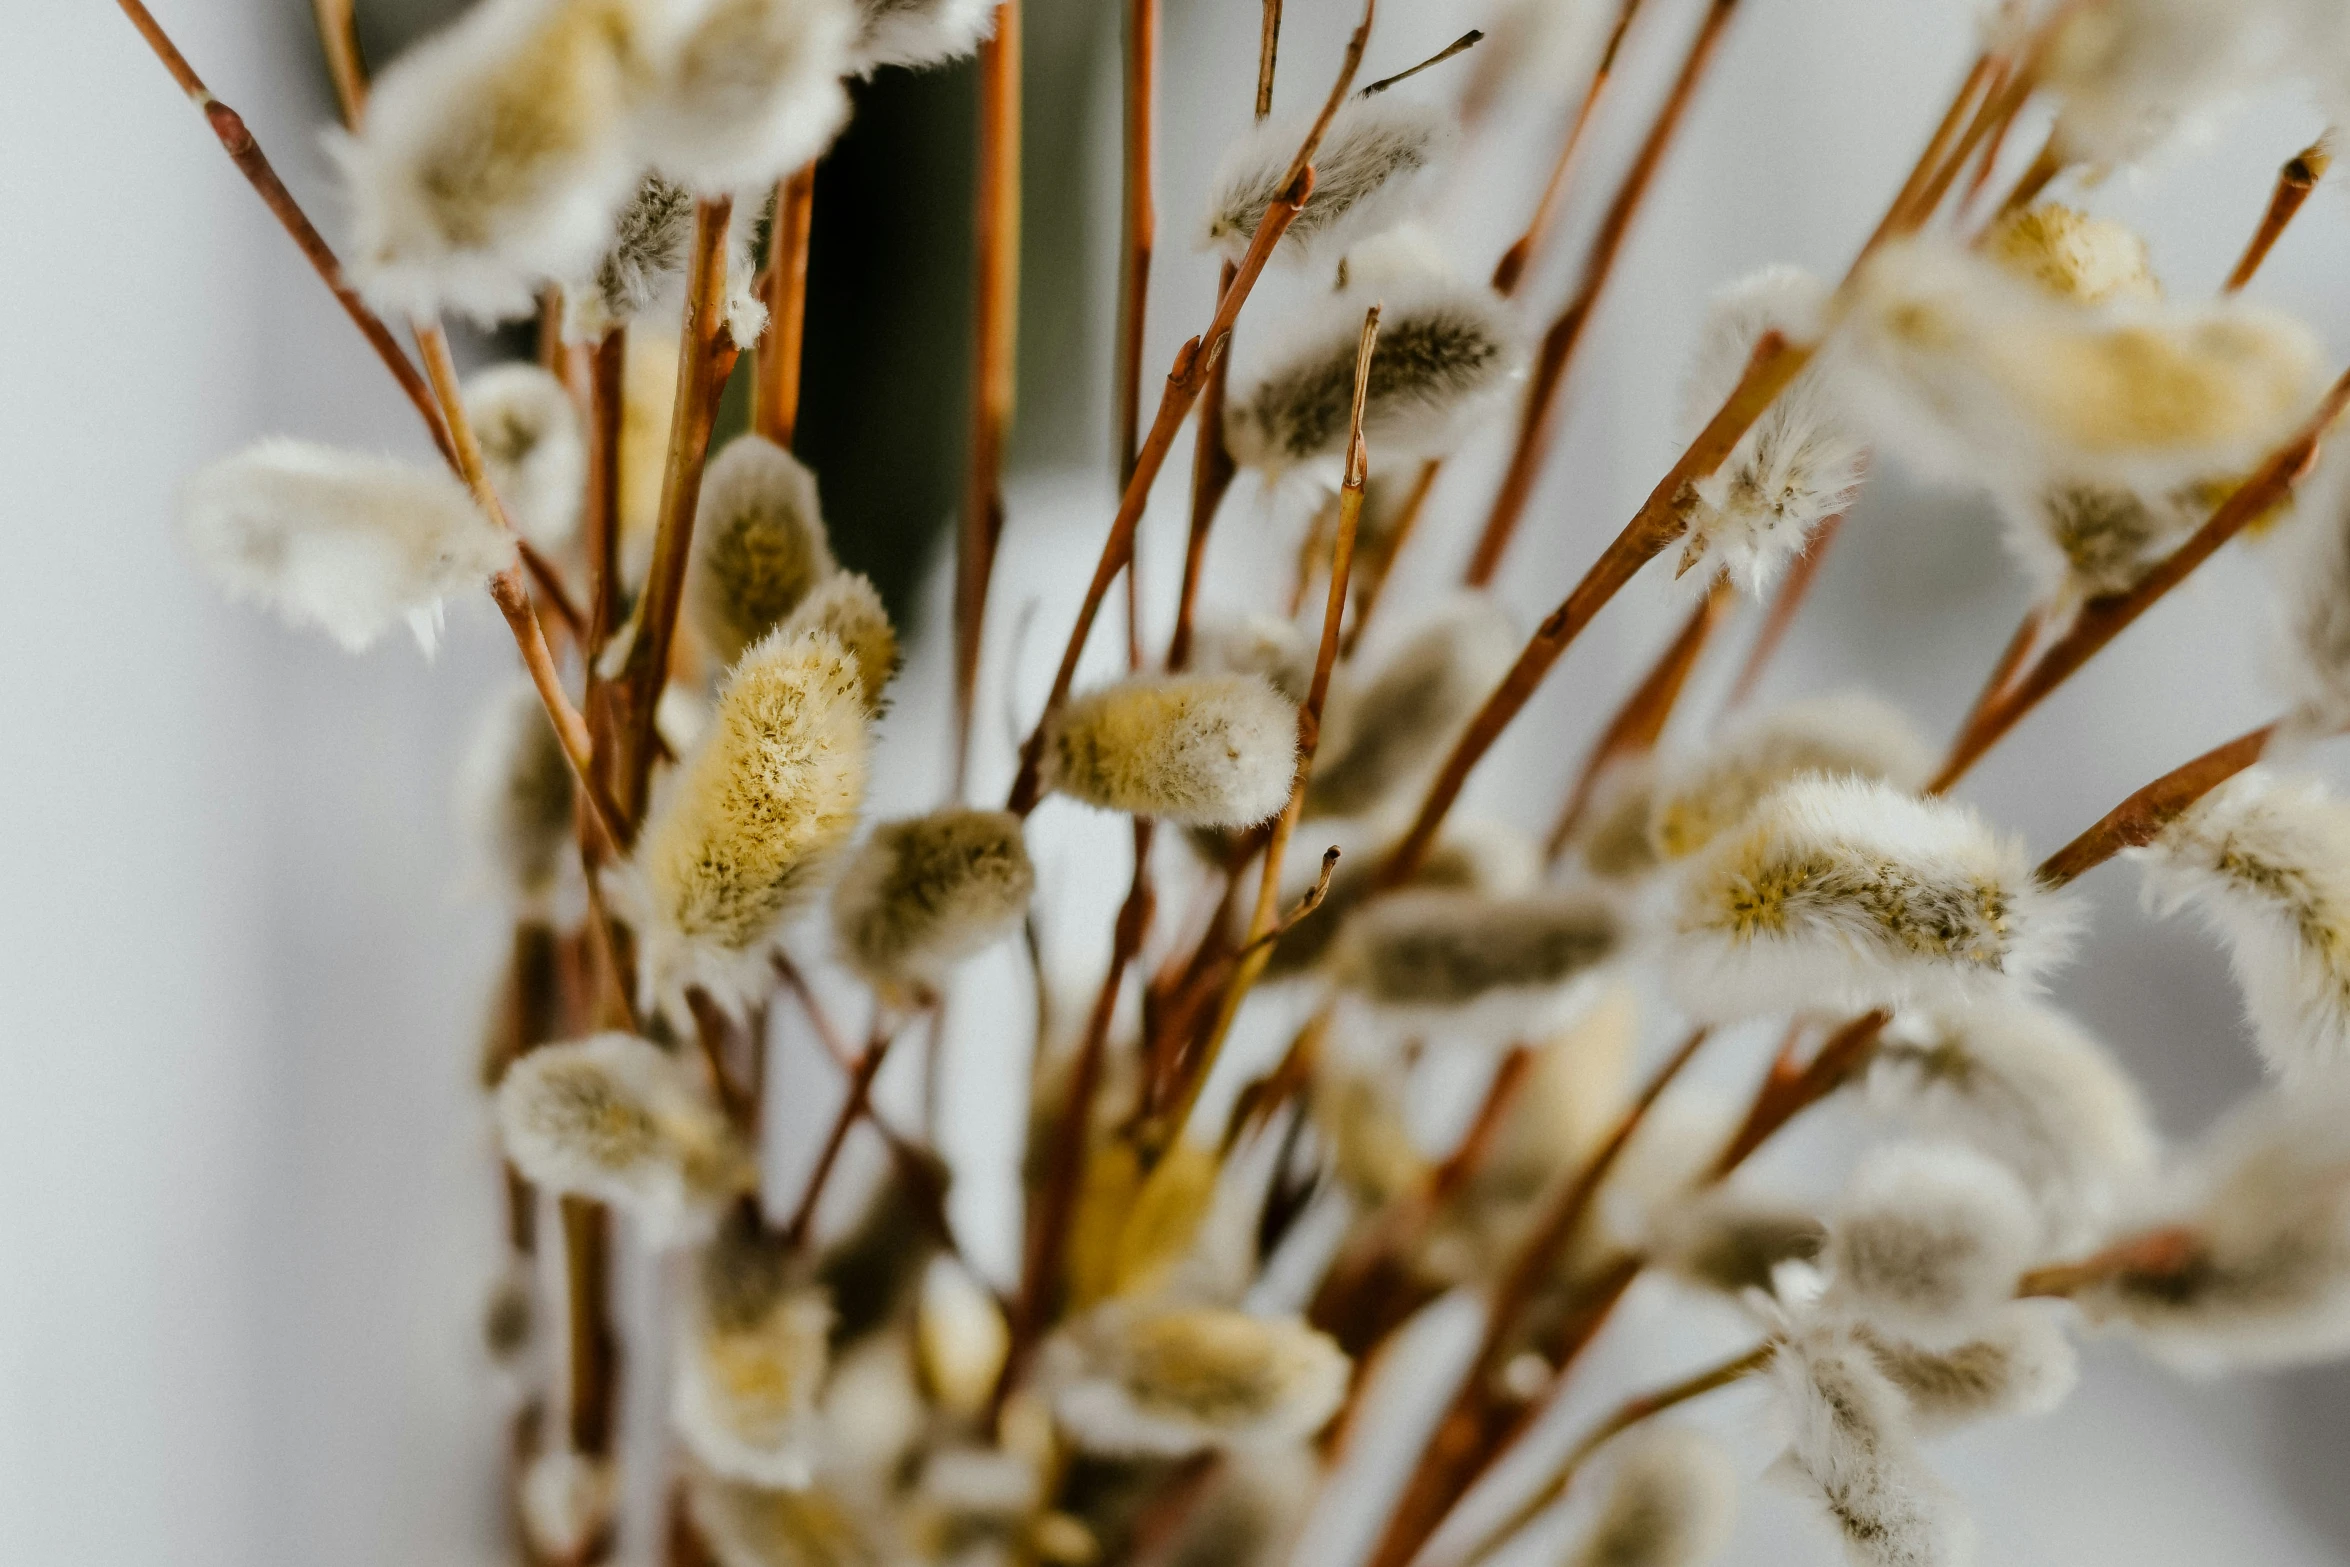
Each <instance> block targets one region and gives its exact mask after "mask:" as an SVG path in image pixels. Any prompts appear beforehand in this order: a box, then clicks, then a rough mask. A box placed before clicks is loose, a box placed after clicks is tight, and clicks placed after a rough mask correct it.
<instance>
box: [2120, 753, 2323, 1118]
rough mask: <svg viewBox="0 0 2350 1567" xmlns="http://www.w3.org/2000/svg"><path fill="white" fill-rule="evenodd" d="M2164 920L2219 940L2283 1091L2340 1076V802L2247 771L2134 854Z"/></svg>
mask: <svg viewBox="0 0 2350 1567" xmlns="http://www.w3.org/2000/svg"><path fill="white" fill-rule="evenodd" d="M2136 852H2137V854H2138V855H2139V856H2140V858H2142V860H2143V861H2144V863H2145V866H2146V894H2147V898H2148V900H2149V902H2150V903H2151V904H2152V905H2153V906H2154V907H2155V908H2156V909H2158V910H2159V911H2161V912H2163V913H2166V914H2167V913H2175V912H2177V911H2178V910H2179V909H2180V908H2182V907H2188V906H2192V907H2193V908H2194V909H2195V911H2196V912H2197V913H2198V914H2199V915H2201V916H2202V918H2203V919H2204V921H2205V922H2206V923H2208V924H2209V925H2210V926H2211V927H2212V929H2213V930H2214V931H2216V932H2217V933H2218V935H2219V937H2220V939H2221V940H2222V941H2224V942H2225V943H2226V944H2227V948H2228V958H2229V962H2230V963H2231V965H2232V966H2233V967H2234V969H2235V973H2236V982H2237V984H2238V986H2239V987H2240V988H2241V989H2242V991H2243V993H2244V1011H2245V1013H2246V1015H2247V1016H2248V1017H2249V1018H2250V1019H2251V1021H2252V1028H2253V1037H2254V1039H2255V1040H2256V1041H2257V1042H2258V1044H2259V1046H2260V1051H2261V1054H2262V1055H2263V1056H2264V1057H2265V1058H2266V1059H2267V1061H2268V1064H2269V1066H2270V1067H2271V1068H2272V1069H2273V1070H2275V1071H2276V1072H2277V1073H2278V1074H2279V1075H2280V1076H2282V1077H2283V1078H2284V1079H2285V1081H2286V1082H2287V1083H2288V1084H2293V1085H2298V1086H2304V1087H2306V1086H2312V1085H2317V1084H2326V1083H2336V1082H2341V1081H2344V1080H2345V1078H2346V1076H2350V804H2345V803H2344V802H2342V801H2340V800H2337V799H2335V798H2334V797H2333V796H2332V795H2330V794H2329V793H2327V792H2326V790H2325V789H2324V787H2323V786H2322V785H2320V784H2318V783H2316V782H2315V781H2314V780H2310V779H2305V778H2293V777H2286V776H2281V775H2279V774H2276V773H2272V772H2270V771H2269V770H2268V769H2266V768H2254V769H2252V770H2250V771H2248V772H2246V773H2243V774H2240V775H2238V776H2237V777H2235V778H2233V779H2230V780H2229V781H2228V782H2227V783H2225V784H2223V785H2221V786H2220V787H2219V788H2218V789H2215V790H2213V791H2212V792H2211V793H2210V794H2207V795H2205V796H2204V797H2203V798H2202V799H2201V800H2200V801H2198V802H2196V804H2195V805H2194V806H2193V807H2192V808H2191V809H2190V810H2188V811H2187V812H2186V813H2185V814H2184V815H2182V816H2181V817H2180V818H2179V819H2178V820H2177V821H2175V822H2173V823H2172V824H2171V825H2170V826H2169V827H2168V828H2167V829H2165V830H2164V832H2163V834H2162V836H2161V837H2159V838H2157V839H2156V840H2155V841H2154V843H2153V844H2151V845H2149V846H2148V847H2147V848H2145V849H2143V850H2139V851H2136Z"/></svg>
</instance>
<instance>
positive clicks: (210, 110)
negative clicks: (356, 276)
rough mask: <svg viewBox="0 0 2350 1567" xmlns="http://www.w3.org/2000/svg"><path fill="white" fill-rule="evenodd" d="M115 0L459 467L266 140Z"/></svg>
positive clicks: (411, 372) (428, 394)
mask: <svg viewBox="0 0 2350 1567" xmlns="http://www.w3.org/2000/svg"><path fill="white" fill-rule="evenodd" d="M116 3H117V4H119V5H120V6H121V7H122V11H123V14H124V15H125V16H127V17H129V18H130V21H131V25H132V26H133V27H136V28H137V29H138V30H139V36H140V37H141V38H144V39H145V40H146V41H147V46H148V47H149V48H151V49H153V50H154V51H155V57H156V58H157V59H159V60H161V61H162V62H163V66H164V69H165V70H168V71H169V72H171V78H172V80H173V81H175V82H177V83H179V86H180V90H181V91H182V92H184V93H186V94H187V95H188V96H189V97H190V98H191V99H193V100H194V101H195V104H196V107H197V108H199V109H201V110H203V111H204V119H205V123H207V124H209V125H210V126H211V127H212V134H213V135H215V136H217V137H219V138H220V145H221V148H222V149H223V150H224V151H226V152H227V153H228V155H229V158H230V160H231V161H232V162H234V163H235V164H236V166H237V168H238V170H239V171H240V172H241V173H243V175H244V176H245V178H246V180H247V181H248V182H249V183H250V184H251V185H252V187H253V189H254V191H255V192H256V193H257V194H258V195H259V196H260V197H261V200H262V203H263V205H265V206H267V207H268V208H269V210H270V212H271V214H272V215H274V216H275V217H276V218H277V220H278V222H279V223H280V224H282V225H284V227H285V231H286V233H287V234H289V235H290V236H292V238H293V241H294V244H295V246H296V247H297V248H299V249H300V250H301V252H302V255H303V258H304V259H305V260H307V261H308V262H309V263H310V267H311V270H312V271H314V272H316V273H317V274H318V278H319V281H320V282H322V283H324V284H325V285H326V286H327V288H328V290H329V291H330V292H332V293H333V294H334V296H335V302H336V303H338V304H340V305H341V306H342V307H343V313H344V314H345V315H347V316H349V317H350V318H351V323H352V325H354V326H356V327H358V328H359V330H360V332H361V334H362V335H364V336H365V337H366V339H367V342H368V346H370V347H371V348H373V349H374V350H375V352H376V357H378V358H379V359H381V360H382V361H383V362H384V368H385V369H387V370H389V371H391V373H392V379H393V380H395V381H397V382H399V383H400V390H401V391H403V392H405V393H407V394H408V401H409V403H410V404H411V405H412V406H414V408H415V409H416V413H417V416H418V417H419V418H421V419H422V420H423V421H424V427H425V429H426V430H427V431H429V432H430V433H431V435H432V439H433V444H434V445H435V446H437V447H439V448H440V451H441V455H442V456H443V457H445V458H447V459H448V462H449V466H451V467H452V468H454V467H455V466H456V465H457V449H456V447H454V446H453V445H451V444H450V441H449V431H448V427H447V426H446V425H445V424H443V423H442V421H441V412H440V408H439V406H438V404H436V403H435V402H434V400H433V395H432V389H431V388H430V387H429V386H427V385H426V384H425V381H424V377H423V376H422V375H421V374H419V373H418V371H417V369H416V366H415V365H414V364H412V363H410V362H409V359H408V356H407V354H406V353H404V352H402V351H401V348H400V345H399V342H398V341H397V340H396V339H394V338H393V336H392V334H391V331H390V329H389V328H387V327H386V326H385V325H384V324H383V322H382V321H381V320H380V319H378V318H377V316H376V314H375V312H374V311H372V310H370V309H368V308H367V305H366V303H365V302H364V301H363V300H361V299H360V297H359V295H358V293H357V291H355V290H354V289H353V288H352V287H351V285H350V283H349V282H347V281H346V280H345V279H344V277H343V265H342V263H341V262H340V261H337V260H336V259H335V253H334V251H333V249H332V248H331V247H330V246H329V245H328V244H327V242H326V240H325V239H324V238H322V237H321V236H320V234H319V232H318V229H317V228H316V227H315V226H314V225H313V224H312V223H311V221H310V219H309V216H308V215H307V214H306V213H304V212H303V211H302V208H301V206H300V204H299V203H297V202H296V201H295V200H294V196H293V192H291V191H289V190H287V189H286V187H285V182H284V181H283V180H280V179H279V178H278V177H277V170H275V169H273V168H271V167H270V164H269V159H268V158H266V157H265V156H263V155H262V151H261V144H260V143H259V142H257V141H255V140H254V139H253V133H252V132H251V131H250V130H248V129H246V126H245V122H244V119H243V118H242V117H241V116H240V115H239V114H238V113H237V111H236V110H234V109H232V108H230V107H229V106H228V105H227V104H225V103H222V102H221V101H220V100H219V99H217V98H215V97H213V96H212V94H211V93H210V92H209V91H207V90H206V89H205V86H204V82H203V79H202V78H200V77H199V76H197V75H196V73H195V70H194V69H193V68H192V67H190V66H189V64H188V62H187V58H186V56H184V55H182V54H181V53H180V52H179V49H178V47H177V46H175V45H174V44H173V43H172V41H171V39H170V37H169V35H167V34H166V33H165V32H164V31H163V28H162V27H161V26H160V25H159V24H158V23H157V22H156V20H155V18H154V17H153V16H151V15H149V14H148V12H147V8H146V7H145V6H144V5H142V4H140V3H139V0H116Z"/></svg>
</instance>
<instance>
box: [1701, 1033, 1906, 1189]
mask: <svg viewBox="0 0 2350 1567" xmlns="http://www.w3.org/2000/svg"><path fill="white" fill-rule="evenodd" d="M1892 1021H1893V1014H1892V1013H1890V1012H1887V1011H1884V1010H1882V1009H1880V1010H1878V1011H1875V1012H1864V1013H1863V1014H1861V1015H1860V1016H1859V1017H1856V1018H1854V1019H1853V1020H1852V1021H1851V1022H1849V1023H1846V1024H1845V1025H1844V1026H1843V1027H1842V1028H1839V1029H1838V1030H1836V1032H1835V1033H1833V1034H1830V1035H1829V1036H1828V1037H1827V1039H1826V1040H1825V1041H1824V1042H1823V1043H1822V1044H1821V1045H1820V1048H1819V1050H1818V1051H1817V1052H1816V1053H1815V1054H1814V1055H1813V1056H1812V1058H1811V1063H1810V1064H1809V1065H1808V1066H1797V1065H1796V1062H1795V1056H1794V1044H1795V1040H1796V1038H1797V1037H1798V1036H1797V1033H1796V1031H1794V1030H1790V1031H1789V1034H1788V1038H1787V1044H1786V1045H1785V1046H1784V1047H1782V1048H1781V1050H1780V1052H1779V1058H1778V1060H1777V1061H1775V1062H1774V1063H1772V1067H1771V1070H1770V1072H1769V1074H1768V1075H1766V1076H1765V1077H1764V1079H1763V1083H1762V1086H1761V1088H1759V1089H1757V1090H1756V1092H1755V1096H1754V1102H1753V1104H1752V1105H1751V1106H1750V1107H1749V1108H1748V1110H1747V1112H1746V1119H1745V1120H1744V1121H1743V1122H1741V1123H1740V1124H1739V1127H1738V1130H1737V1131H1736V1132H1735V1133H1733V1134H1732V1135H1731V1138H1730V1141H1729V1142H1728V1143H1727V1144H1725V1145H1724V1146H1723V1148H1722V1152H1721V1154H1720V1156H1719V1157H1717V1158H1716V1159H1715V1160H1714V1165H1713V1171H1712V1178H1713V1179H1715V1180H1717V1181H1718V1180H1720V1179H1722V1178H1723V1177H1724V1176H1726V1175H1728V1174H1729V1173H1730V1172H1731V1171H1732V1170H1735V1169H1737V1168H1738V1166H1740V1165H1741V1164H1744V1163H1745V1162H1746V1160H1747V1159H1748V1158H1749V1157H1750V1156H1751V1155H1752V1154H1753V1153H1754V1151H1755V1150H1756V1149H1758V1148H1760V1147H1761V1146H1762V1145H1763V1144H1764V1143H1767V1142H1769V1141H1770V1140H1771V1137H1772V1135H1773V1134H1775V1133H1776V1132H1777V1131H1778V1130H1779V1128H1781V1127H1783V1126H1785V1125H1786V1124H1787V1123H1788V1122H1789V1121H1792V1120H1794V1119H1795V1117H1796V1116H1797V1115H1799V1114H1801V1113H1802V1112H1803V1111H1805V1110H1807V1109H1809V1108H1810V1107H1811V1106H1813V1105H1815V1104H1817V1103H1819V1101H1821V1100H1822V1099H1825V1098H1826V1097H1827V1096H1828V1095H1829V1094H1832V1093H1834V1092H1835V1091H1836V1090H1837V1089H1838V1088H1840V1087H1842V1086H1843V1085H1844V1084H1845V1083H1846V1082H1848V1081H1850V1080H1851V1078H1852V1075H1853V1074H1854V1073H1855V1072H1857V1071H1859V1070H1860V1069H1861V1067H1863V1066H1864V1065H1866V1064H1867V1062H1868V1059H1869V1056H1870V1054H1871V1053H1872V1052H1873V1051H1875V1049H1876V1048H1877V1037H1878V1036H1879V1035H1880V1034H1882V1033H1884V1031H1885V1025H1886V1024H1888V1023H1890V1022H1892Z"/></svg>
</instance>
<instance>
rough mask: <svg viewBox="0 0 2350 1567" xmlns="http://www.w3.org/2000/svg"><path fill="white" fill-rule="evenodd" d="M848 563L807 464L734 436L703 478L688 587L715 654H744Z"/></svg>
mask: <svg viewBox="0 0 2350 1567" xmlns="http://www.w3.org/2000/svg"><path fill="white" fill-rule="evenodd" d="M838 569H839V568H838V567H836V566H835V565H834V564H833V560H832V546H831V542H830V541H829V540H828V539H827V537H826V536H825V531H824V508H823V503H822V501H821V500H820V499H819V497H818V495H817V493H816V476H815V475H814V474H812V473H810V472H809V471H808V468H807V465H806V464H804V463H802V462H801V461H800V460H799V459H798V458H797V457H794V456H793V455H792V454H791V453H790V452H788V451H786V450H785V449H784V448H783V447H781V446H779V445H777V444H776V443H775V442H773V441H770V440H768V439H767V438H766V437H764V436H760V435H742V436H737V437H736V438H735V439H734V440H731V441H729V442H727V443H726V445H725V446H724V447H723V448H721V449H720V451H719V453H718V455H717V456H716V457H714V458H712V459H711V461H710V467H709V471H708V472H706V473H705V474H704V475H703V476H702V493H701V498H700V500H699V501H698V502H696V504H695V508H694V542H693V562H692V574H691V578H690V580H689V583H688V589H687V602H688V604H689V606H690V607H691V609H692V611H693V624H694V629H695V631H697V632H698V633H700V635H701V637H702V639H703V641H705V642H706V643H708V644H709V648H710V653H711V656H712V657H714V658H716V659H717V660H718V661H719V662H720V663H722V664H731V663H733V662H734V661H735V660H736V659H738V658H740V657H742V655H743V650H744V649H745V648H747V647H749V646H750V645H751V644H752V643H754V642H756V641H758V640H759V639H760V638H761V637H763V636H765V635H766V634H767V633H768V632H770V631H772V630H774V629H775V628H776V627H777V626H778V625H780V624H781V623H782V622H783V620H784V618H785V617H786V616H788V615H790V614H791V612H792V611H793V610H795V609H797V608H798V607H799V605H800V601H801V600H802V599H805V598H806V597H807V596H808V595H809V594H810V593H811V592H813V591H815V589H816V586H817V584H819V583H821V582H823V581H824V580H825V579H826V578H828V577H830V576H831V575H832V574H833V572H834V571H836V570H838Z"/></svg>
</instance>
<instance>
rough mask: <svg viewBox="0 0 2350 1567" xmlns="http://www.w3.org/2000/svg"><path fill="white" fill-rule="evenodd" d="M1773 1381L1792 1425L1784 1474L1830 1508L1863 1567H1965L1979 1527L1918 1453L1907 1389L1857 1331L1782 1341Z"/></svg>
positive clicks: (1849, 1551)
mask: <svg viewBox="0 0 2350 1567" xmlns="http://www.w3.org/2000/svg"><path fill="white" fill-rule="evenodd" d="M1770 1374H1771V1383H1772V1386H1773V1389H1774V1391H1775V1393H1776V1394H1777V1402H1778V1405H1779V1408H1780V1411H1781V1414H1782V1416H1783V1417H1784V1419H1785V1420H1786V1422H1787V1425H1788V1427H1789V1440H1788V1447H1787V1454H1786V1456H1785V1457H1784V1458H1783V1459H1781V1460H1780V1463H1779V1466H1778V1468H1777V1469H1776V1470H1775V1471H1774V1472H1775V1473H1776V1474H1778V1475H1779V1476H1780V1477H1782V1478H1784V1479H1786V1480H1788V1481H1790V1482H1791V1483H1792V1484H1793V1485H1794V1486H1795V1487H1796V1488H1797V1489H1798V1490H1799V1491H1801V1492H1804V1493H1807V1494H1809V1495H1810V1496H1811V1497H1812V1498H1813V1499H1815V1500H1816V1501H1818V1502H1819V1503H1820V1504H1821V1506H1822V1507H1824V1508H1825V1509H1826V1511H1827V1514H1828V1517H1829V1519H1830V1520H1831V1521H1832V1522H1833V1523H1834V1524H1835V1526H1836V1528H1837V1529H1838V1531H1839V1532H1840V1533H1841V1535H1842V1536H1843V1540H1844V1554H1845V1558H1846V1560H1848V1561H1849V1562H1851V1563H1852V1564H1853V1567H1962V1564H1964V1563H1965V1562H1966V1561H1967V1560H1968V1559H1969V1557H1970V1556H1971V1554H1972V1546H1973V1537H1974V1530H1973V1527H1972V1526H1971V1524H1970V1523H1969V1521H1968V1520H1967V1518H1966V1516H1965V1515H1964V1514H1963V1513H1961V1512H1960V1511H1959V1509H1958V1504H1957V1502H1956V1500H1955V1499H1954V1498H1953V1497H1952V1496H1951V1495H1950V1493H1949V1491H1948V1490H1947V1489H1946V1488H1944V1486H1943V1485H1942V1482H1941V1481H1940V1480H1939V1479H1938V1478H1936V1477H1935V1475H1934V1473H1933V1472H1932V1471H1931V1470H1929V1469H1928V1468H1927V1467H1926V1465H1925V1462H1924V1460H1923V1459H1922V1458H1921V1457H1920V1456H1919V1454H1918V1451H1917V1439H1916V1435H1915V1433H1914V1431H1913V1430H1912V1428H1911V1425H1910V1418H1909V1410H1908V1406H1907V1403H1906V1401H1905V1400H1904V1399H1903V1398H1902V1395H1901V1391H1900V1389H1898V1388H1897V1387H1895V1386H1894V1385H1893V1383H1892V1382H1891V1381H1889V1380H1888V1379H1887V1378H1886V1376H1885V1373H1884V1372H1883V1371H1881V1370H1880V1369H1878V1366H1877V1362H1876V1357H1875V1356H1874V1355H1873V1354H1871V1353H1870V1351H1869V1349H1868V1347H1867V1346H1866V1345H1864V1344H1863V1343H1862V1342H1861V1341H1860V1340H1859V1339H1857V1338H1856V1337H1854V1336H1853V1335H1851V1334H1849V1333H1845V1332H1842V1331H1838V1330H1835V1329H1832V1328H1821V1327H1815V1328H1812V1329H1809V1330H1808V1331H1805V1332H1802V1333H1799V1334H1797V1335H1795V1336H1794V1337H1792V1338H1791V1339H1789V1340H1787V1341H1785V1342H1782V1343H1781V1344H1780V1346H1779V1352H1778V1353H1777V1355H1775V1356H1774V1357H1773V1358H1772V1361H1771V1373H1770Z"/></svg>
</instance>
